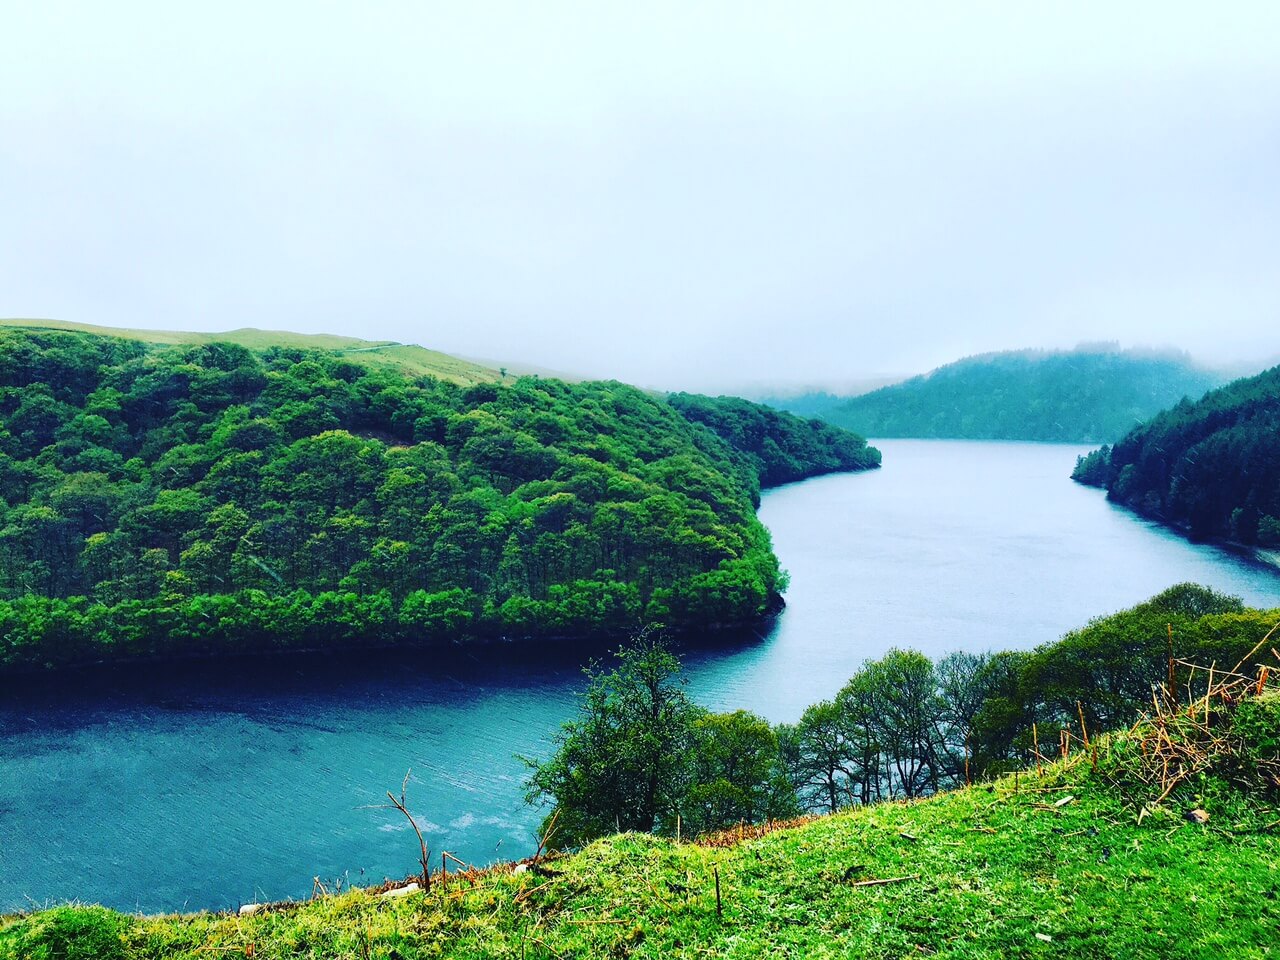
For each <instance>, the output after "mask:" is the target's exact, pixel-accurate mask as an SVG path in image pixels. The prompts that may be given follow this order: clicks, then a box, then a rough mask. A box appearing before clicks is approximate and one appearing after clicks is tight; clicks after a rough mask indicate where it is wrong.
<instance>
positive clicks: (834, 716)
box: [779, 700, 859, 813]
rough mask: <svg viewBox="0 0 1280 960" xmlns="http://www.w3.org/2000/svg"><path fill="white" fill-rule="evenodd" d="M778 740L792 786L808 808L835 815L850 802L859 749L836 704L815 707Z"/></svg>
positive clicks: (828, 702)
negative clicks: (822, 810)
mask: <svg viewBox="0 0 1280 960" xmlns="http://www.w3.org/2000/svg"><path fill="white" fill-rule="evenodd" d="M779 739H780V740H781V741H782V750H783V755H784V756H785V758H786V763H787V769H788V772H789V773H790V775H791V783H792V786H793V788H794V789H795V791H796V795H797V796H798V797H799V798H800V800H801V801H802V802H803V803H804V804H805V805H806V806H807V807H808V808H810V809H825V810H826V811H827V812H829V813H835V812H836V811H837V810H839V809H840V808H841V807H842V806H845V805H846V804H848V803H850V802H851V801H852V799H853V797H854V793H853V786H854V784H855V783H856V782H857V778H858V772H859V771H858V767H857V757H858V749H857V745H856V743H855V739H854V737H852V736H851V735H850V730H849V724H848V722H847V718H846V717H845V714H844V711H843V710H842V708H841V705H840V704H839V703H837V702H835V701H831V700H824V701H822V702H821V703H815V704H814V705H813V706H811V707H809V709H807V710H806V711H805V712H804V715H803V716H802V717H801V718H800V722H799V723H798V724H796V725H795V726H784V727H783V728H782V730H781V731H780V737H779Z"/></svg>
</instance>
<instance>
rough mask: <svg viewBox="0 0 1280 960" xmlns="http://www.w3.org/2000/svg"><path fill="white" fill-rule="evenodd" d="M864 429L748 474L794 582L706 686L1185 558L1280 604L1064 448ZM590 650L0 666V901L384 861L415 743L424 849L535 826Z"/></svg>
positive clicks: (749, 678)
mask: <svg viewBox="0 0 1280 960" xmlns="http://www.w3.org/2000/svg"><path fill="white" fill-rule="evenodd" d="M879 445H880V446H881V448H882V449H883V450H884V453H885V467H884V469H883V470H880V471H877V472H873V473H867V474H851V475H841V476H833V477H825V478H820V479H816V480H810V481H807V482H805V483H801V484H794V485H791V486H788V487H785V488H782V489H779V490H775V491H772V492H771V493H768V494H766V495H765V498H764V503H763V505H762V508H761V515H762V517H763V519H764V520H765V522H766V523H767V524H768V525H769V527H770V529H771V530H772V531H773V536H774V544H775V547H776V549H777V552H778V555H779V556H780V557H781V558H782V561H783V564H784V566H786V567H787V568H788V569H789V571H790V572H791V577H792V580H791V589H790V591H789V593H788V607H787V609H786V611H785V612H784V613H783V615H782V616H781V618H780V619H779V620H778V622H777V624H776V625H775V626H774V628H773V630H772V632H770V633H768V634H767V635H764V636H759V637H754V638H749V639H748V641H747V642H740V643H735V644H733V645H728V644H725V643H717V644H715V645H714V646H701V645H700V646H698V647H697V648H696V649H690V650H688V651H686V653H685V657H686V665H687V676H688V678H689V682H690V689H691V691H692V693H693V694H694V696H695V697H696V698H697V699H698V700H699V701H700V702H702V703H704V704H706V705H707V706H709V707H712V708H714V709H734V708H738V707H746V708H750V709H753V710H755V711H757V712H759V713H762V714H764V715H765V716H767V717H769V718H770V719H771V720H774V721H782V720H788V721H790V720H794V719H796V718H797V717H798V716H799V714H800V712H801V711H802V710H803V709H804V707H805V706H807V705H808V704H810V703H813V702H814V701H816V700H819V699H822V698H824V697H828V696H830V695H831V694H832V693H834V692H835V690H837V689H838V688H839V687H840V685H841V684H842V683H843V682H844V680H845V679H846V678H847V677H848V676H849V675H850V674H851V673H852V672H853V671H854V670H856V669H857V667H858V665H859V664H860V663H861V662H862V661H863V660H864V659H865V658H867V657H871V656H878V655H880V654H881V653H883V652H884V651H885V650H887V649H888V648H889V647H892V646H912V647H916V648H918V649H921V650H923V651H925V652H926V653H929V654H930V655H934V656H936V655H939V654H942V653H945V652H947V651H950V650H954V649H960V648H963V649H969V650H979V649H993V648H994V649H1002V648H1012V647H1028V646H1033V645H1035V644H1037V643H1041V642H1044V641H1046V640H1052V639H1054V638H1056V637H1057V636H1059V635H1060V634H1061V633H1062V632H1063V631H1065V630H1067V629H1069V628H1071V627H1072V626H1075V625H1078V624H1080V623H1082V622H1083V621H1085V620H1087V619H1088V618H1089V617H1091V616H1094V615H1096V614H1100V613H1106V612H1109V611H1112V610H1116V609H1120V608H1123V607H1125V606H1130V605H1132V604H1133V603H1136V602H1138V601H1140V600H1142V599H1144V598H1146V597H1148V596H1150V595H1151V594H1153V593H1156V592H1157V591H1159V590H1161V589H1163V588H1164V587H1166V586H1169V585H1170V584H1172V583H1175V582H1178V581H1182V580H1196V581H1199V582H1202V583H1207V584H1209V585H1211V586H1214V587H1217V588H1219V589H1224V590H1228V591H1230V592H1233V593H1237V594H1240V595H1242V596H1243V597H1244V598H1245V599H1246V600H1247V601H1248V602H1250V603H1253V604H1258V605H1263V606H1277V605H1280V576H1277V574H1276V572H1275V571H1274V570H1272V569H1271V568H1267V567H1263V566H1260V565H1258V564H1255V563H1252V562H1250V561H1249V560H1248V559H1247V558H1244V557H1240V556H1236V555H1233V554H1230V553H1227V552H1225V551H1222V550H1220V549H1217V548H1214V547H1209V546H1202V545H1193V544H1189V543H1186V542H1185V541H1183V540H1181V539H1180V538H1178V537H1177V536H1175V535H1173V534H1171V533H1169V532H1167V531H1165V530H1163V529H1161V528H1159V527H1156V526H1154V525H1152V524H1149V523H1147V522H1145V521H1142V520H1139V519H1136V518H1134V517H1133V516H1132V515H1130V514H1128V513H1125V512H1123V511H1119V510H1116V509H1114V508H1112V507H1110V506H1109V505H1108V504H1107V503H1106V502H1105V500H1104V499H1103V498H1102V496H1101V494H1100V493H1098V492H1097V491H1094V490H1089V489H1085V488H1082V487H1079V486H1077V485H1075V484H1073V483H1071V482H1070V481H1068V480H1067V479H1066V478H1067V475H1068V474H1069V473H1070V470H1071V467H1072V465H1073V464H1074V462H1075V457H1076V454H1077V453H1079V452H1081V450H1080V449H1079V448H1074V447H1065V446H1056V445H1035V444H995V443H950V442H941V441H932V442H927V441H889V442H884V443H881V444H879ZM597 652H598V651H597ZM585 658H586V657H585V656H584V655H583V654H576V653H573V652H569V651H565V650H562V649H561V650H554V649H553V650H541V651H522V650H520V649H512V648H505V647H504V648H497V649H488V650H482V651H471V652H465V651H464V652H461V653H454V654H452V655H449V656H443V655H439V654H435V655H427V654H394V655H391V654H387V653H383V652H379V653H371V654H368V655H365V656H362V655H358V654H352V655H344V656H342V657H326V658H320V657H302V658H281V659H274V660H272V659H266V660H238V661H233V662H229V663H223V664H218V665H207V664H205V665H188V666H184V667H181V668H177V669H175V668H172V667H169V668H159V667H153V668H146V669H142V670H138V669H134V670H129V671H113V672H110V673H103V674H92V675H82V676H78V677H72V678H64V679H61V680H59V681H57V682H56V683H54V682H47V681H45V682H41V683H39V684H32V683H27V682H24V683H23V684H21V685H18V686H17V688H16V689H15V688H14V687H12V686H11V687H9V688H6V689H4V690H2V691H0V697H3V699H0V909H13V908H20V907H23V906H30V905H33V904H40V903H44V902H46V901H50V900H65V899H70V898H79V899H82V900H88V901H100V902H104V903H107V904H110V905H112V906H115V907H120V908H124V909H141V910H146V911H156V910H174V909H183V908H188V909H195V908H199V907H229V906H234V905H236V904H237V903H240V902H244V901H249V900H256V899H261V898H281V897H302V896H306V895H307V894H308V893H309V892H310V891H311V887H312V879H313V877H317V876H318V877H320V878H321V879H322V880H324V881H326V882H328V881H332V880H333V879H334V878H336V877H344V878H346V879H347V880H349V881H350V882H352V883H361V882H369V881H371V880H380V879H382V878H383V877H384V876H403V875H405V874H407V873H409V872H410V871H412V870H413V869H414V868H415V867H414V864H415V860H416V857H417V849H416V840H415V839H414V838H413V837H412V834H410V833H408V832H407V824H406V823H404V822H403V818H401V817H400V815H399V814H398V813H396V812H395V811H394V810H388V809H385V808H384V807H382V806H380V805H381V804H383V803H385V793H384V792H385V791H386V790H388V789H394V790H397V791H398V790H399V785H400V783H401V780H402V779H403V778H404V775H405V771H406V770H409V769H412V771H413V775H412V777H411V778H410V781H409V785H408V797H409V801H410V807H411V809H412V810H413V811H414V812H415V813H416V814H417V815H418V816H419V818H420V820H421V821H422V822H423V823H424V826H426V828H427V829H426V832H427V835H428V839H429V841H430V843H431V846H432V850H433V851H436V852H438V851H440V850H449V851H450V852H452V853H454V854H456V855H457V856H459V857H460V858H462V859H463V860H466V861H468V862H473V863H487V862H489V861H492V860H495V859H506V858H509V857H515V856H520V855H525V854H528V853H530V852H532V849H533V847H534V845H535V841H534V840H533V839H532V836H533V833H534V831H535V830H536V828H537V825H538V822H539V820H540V812H539V811H537V810H534V809H532V808H530V807H528V806H527V805H525V803H524V802H523V796H524V787H523V780H524V776H525V767H524V766H523V764H522V763H521V762H520V761H519V759H517V755H524V756H543V755H545V754H546V752H547V750H548V740H549V738H550V737H551V736H552V735H553V734H554V732H555V730H556V728H557V727H558V725H559V724H560V723H561V722H562V721H563V720H564V719H565V718H566V717H568V716H569V715H570V713H571V712H572V711H573V708H574V703H575V696H576V694H577V692H578V691H579V690H580V689H581V687H582V673H581V664H582V661H583V660H584V659H585Z"/></svg>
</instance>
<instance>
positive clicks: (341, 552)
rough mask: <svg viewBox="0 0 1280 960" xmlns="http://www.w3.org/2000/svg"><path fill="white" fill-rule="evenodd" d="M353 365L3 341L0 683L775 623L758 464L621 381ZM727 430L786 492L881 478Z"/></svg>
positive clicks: (776, 434) (831, 437)
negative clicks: (818, 476) (16, 671)
mask: <svg viewBox="0 0 1280 960" xmlns="http://www.w3.org/2000/svg"><path fill="white" fill-rule="evenodd" d="M363 356H364V354H363V353H359V352H357V353H341V352H334V351H314V350H304V349H298V348H294V347H288V348H286V347H271V348H267V349H263V350H258V351H254V350H250V349H248V348H246V347H244V346H242V345H240V344H237V343H228V342H218V341H206V340H201V341H200V342H197V343H190V344H179V345H175V346H172V347H164V346H157V345H155V344H148V343H144V342H141V341H139V340H133V339H117V338H110V337H101V336H89V335H85V334H82V333H75V332H65V331H50V330H41V331H29V330H19V329H8V328H0V627H3V629H2V630H0V670H4V669H6V668H15V667H26V668H31V667H40V666H61V665H65V664H73V663H83V662H88V661H97V660H103V659H121V658H136V657H146V656H181V655H191V654H201V655H203V654H216V653H219V652H226V651H237V652H243V651H251V650H262V649H273V650H274V649H290V648H303V647H306V648H315V647H324V646H334V645H350V644H353V643H367V642H377V643H395V642H423V641H426V642H441V641H445V640H465V639H469V638H481V639H484V638H503V637H505V638H524V637H566V638H578V637H601V638H604V637H616V636H618V635H620V634H622V635H625V634H628V633H631V632H633V631H634V630H635V629H636V628H637V627H638V626H639V625H641V624H643V623H645V622H653V621H658V622H663V623H666V624H667V625H668V626H669V627H671V628H673V629H693V628H701V629H708V628H716V627H723V626H728V625H735V624H743V623H747V622H751V621H753V620H756V619H758V618H759V617H760V616H761V615H763V614H764V613H766V612H767V611H768V610H770V609H771V608H773V606H774V605H775V604H776V602H777V598H778V594H779V591H780V589H781V588H782V586H783V582H784V581H783V579H782V575H781V572H780V570H779V569H778V562H777V558H776V557H775V556H774V554H773V552H772V549H771V547H770V543H769V536H768V532H767V531H766V530H765V529H764V527H763V526H762V525H761V524H760V522H759V521H758V519H757V518H756V517H755V512H754V505H755V501H756V499H757V497H758V492H759V489H760V484H761V482H762V481H764V482H766V483H767V482H771V480H770V479H769V477H766V476H765V471H766V468H768V466H769V465H768V464H767V463H766V462H765V461H763V460H760V458H759V457H758V455H757V452H756V451H755V447H752V448H750V449H748V448H743V449H735V448H733V447H732V446H730V444H729V443H728V442H726V441H725V440H724V439H722V438H721V436H720V435H719V434H717V433H716V432H715V431H713V430H711V429H708V428H707V427H705V426H704V425H703V424H702V423H700V422H699V423H694V422H691V421H690V420H687V419H685V417H684V416H682V415H681V413H680V412H679V411H678V410H677V409H676V408H675V407H674V406H672V405H671V404H668V403H666V402H664V401H662V400H661V399H655V398H653V397H651V396H648V395H647V394H645V393H643V392H641V391H639V390H636V389H634V388H631V387H628V386H625V385H623V384H619V383H582V384H568V383H563V382H560V381H557V380H547V379H540V378H537V377H522V378H519V379H515V380H510V379H508V380H506V381H505V382H503V383H501V384H498V383H479V384H473V385H471V386H467V387H464V386H460V385H456V384H453V383H448V382H444V381H441V380H436V379H432V378H429V377H410V376H406V375H405V374H403V373H402V372H399V371H397V370H394V369H389V368H386V367H377V366H374V367H370V366H368V365H367V364H365V363H364V361H363V360H360V361H359V362H357V360H358V359H359V358H361V357H363ZM353 358H355V359H353ZM686 401H687V403H688V404H691V405H693V406H695V407H697V408H698V409H699V410H701V409H704V407H705V406H706V405H709V409H720V407H721V406H723V405H724V404H726V403H727V401H706V404H705V405H704V404H703V403H702V401H701V400H700V399H699V398H686ZM726 409H730V410H731V419H738V420H741V421H742V422H743V423H747V422H750V423H752V424H753V426H752V431H753V432H751V434H750V436H751V443H752V444H755V445H757V446H759V445H761V444H763V445H765V446H768V445H770V444H772V445H773V447H776V448H777V449H779V450H783V449H785V450H786V451H787V456H788V457H790V458H792V460H791V462H793V464H794V465H795V467H796V469H799V470H801V471H810V472H812V471H821V470H825V469H834V468H841V469H843V468H847V467H850V466H852V465H853V460H851V459H850V458H851V457H852V456H853V454H854V453H857V454H858V455H859V457H861V459H860V460H858V465H862V466H865V465H869V464H870V463H871V461H872V460H875V459H878V455H876V454H875V452H874V451H871V450H870V449H869V448H867V447H866V446H865V443H863V441H861V440H860V439H858V438H855V437H852V436H849V435H847V434H842V433H840V432H839V431H834V430H831V429H830V428H825V427H824V428H820V429H819V428H815V427H813V426H812V425H808V424H805V423H804V422H802V421H799V420H797V419H796V418H794V417H789V416H786V415H778V414H775V413H773V412H772V411H769V412H768V413H767V414H766V413H763V412H753V410H755V408H753V406H752V405H750V404H746V403H745V402H733V403H732V404H729V405H728V407H726ZM760 409H761V410H762V409H763V408H760ZM728 416H730V415H729V414H726V417H728ZM725 422H727V421H725ZM761 430H763V431H764V432H763V433H761V432H760V431H761ZM796 438H800V439H799V440H797V439H796ZM801 441H803V443H802V442H801ZM855 459H857V458H855ZM770 476H772V475H770Z"/></svg>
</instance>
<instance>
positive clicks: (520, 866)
mask: <svg viewBox="0 0 1280 960" xmlns="http://www.w3.org/2000/svg"><path fill="white" fill-rule="evenodd" d="M528 869H529V865H528V864H527V863H517V864H516V868H515V869H514V870H512V871H511V872H512V873H525V872H526V871H528Z"/></svg>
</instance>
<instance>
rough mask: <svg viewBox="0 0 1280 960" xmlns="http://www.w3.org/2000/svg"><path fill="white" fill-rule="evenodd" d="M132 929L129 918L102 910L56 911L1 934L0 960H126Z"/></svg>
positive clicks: (111, 911)
mask: <svg viewBox="0 0 1280 960" xmlns="http://www.w3.org/2000/svg"><path fill="white" fill-rule="evenodd" d="M133 927H134V921H133V919H132V918H131V917H126V916H124V915H122V914H119V913H116V912H115V911H113V910H107V909H105V908H103V907H72V906H68V907H56V908H54V909H53V910H46V911H44V912H43V913H41V914H38V915H37V916H35V917H34V918H32V920H31V921H30V922H29V923H26V924H24V925H23V926H22V927H21V928H19V929H17V930H16V931H9V934H8V935H4V934H2V933H0V958H7V957H8V956H13V957H21V958H22V960H128V958H129V957H130V956H132V953H131V951H129V950H128V949H127V948H126V945H125V940H126V938H127V937H128V935H129V932H130V931H131V930H132V929H133ZM6 951H10V952H6Z"/></svg>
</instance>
